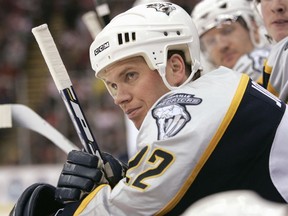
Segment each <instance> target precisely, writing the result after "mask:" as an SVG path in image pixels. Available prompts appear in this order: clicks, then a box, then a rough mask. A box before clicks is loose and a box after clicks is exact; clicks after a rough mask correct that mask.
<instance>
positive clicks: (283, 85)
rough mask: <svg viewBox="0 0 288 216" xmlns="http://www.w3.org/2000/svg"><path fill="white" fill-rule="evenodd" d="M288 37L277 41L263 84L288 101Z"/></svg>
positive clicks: (265, 67) (267, 63) (270, 56)
mask: <svg viewBox="0 0 288 216" xmlns="http://www.w3.org/2000/svg"><path fill="white" fill-rule="evenodd" d="M287 49H288V37H286V38H284V39H282V40H281V41H279V42H278V43H276V44H275V45H274V46H273V47H272V49H271V51H270V54H269V57H268V59H267V61H266V63H265V66H264V74H263V86H264V87H265V88H267V90H268V91H270V92H271V93H273V94H274V95H276V96H277V97H279V98H280V99H282V100H283V101H285V102H286V103H288V69H287V68H288V50H287Z"/></svg>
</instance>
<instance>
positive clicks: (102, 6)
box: [94, 0, 110, 27]
mask: <svg viewBox="0 0 288 216" xmlns="http://www.w3.org/2000/svg"><path fill="white" fill-rule="evenodd" d="M94 3H95V9H96V14H97V16H98V18H99V19H100V20H101V22H102V27H105V26H106V25H107V24H108V23H109V22H110V8H109V5H108V3H107V1H106V0H94Z"/></svg>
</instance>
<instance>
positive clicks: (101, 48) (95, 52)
mask: <svg viewBox="0 0 288 216" xmlns="http://www.w3.org/2000/svg"><path fill="white" fill-rule="evenodd" d="M108 47H110V44H109V42H108V41H107V42H106V43H104V44H102V45H100V46H99V47H97V48H96V49H95V50H94V55H95V56H96V55H98V54H99V53H100V52H102V51H104V50H105V49H107V48H108Z"/></svg>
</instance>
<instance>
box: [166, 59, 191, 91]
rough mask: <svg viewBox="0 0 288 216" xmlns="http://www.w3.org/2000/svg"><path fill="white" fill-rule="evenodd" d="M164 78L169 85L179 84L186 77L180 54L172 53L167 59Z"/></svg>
mask: <svg viewBox="0 0 288 216" xmlns="http://www.w3.org/2000/svg"><path fill="white" fill-rule="evenodd" d="M166 78H167V81H168V82H169V83H170V85H171V86H180V85H181V84H182V83H183V82H185V80H186V79H187V75H186V71H185V62H184V60H183V58H182V57H181V55H179V54H173V55H172V56H171V57H170V58H169V59H168V61H167V66H166Z"/></svg>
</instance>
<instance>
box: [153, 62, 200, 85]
mask: <svg viewBox="0 0 288 216" xmlns="http://www.w3.org/2000/svg"><path fill="white" fill-rule="evenodd" d="M200 68H201V64H200V62H199V61H197V60H194V64H193V65H192V66H191V73H190V75H189V77H188V78H187V79H186V80H185V82H184V83H182V84H181V85H179V86H172V85H170V83H169V82H168V81H167V79H166V65H159V67H158V72H159V74H160V76H161V78H162V80H163V82H164V84H165V86H166V87H167V88H168V89H170V90H173V89H178V88H180V87H182V86H184V85H186V84H187V83H189V82H190V81H191V80H192V78H193V76H194V74H195V73H196V72H197V71H198V70H199V69H200Z"/></svg>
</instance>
